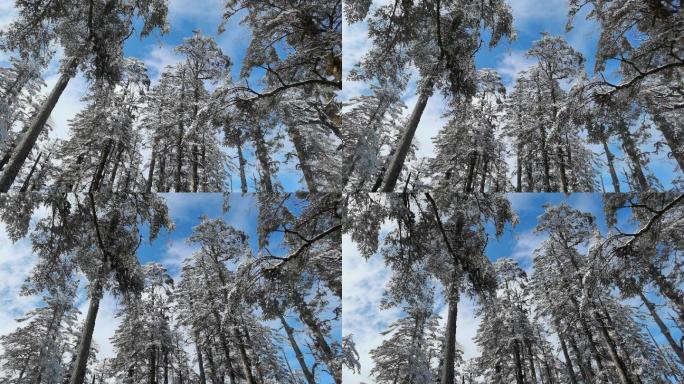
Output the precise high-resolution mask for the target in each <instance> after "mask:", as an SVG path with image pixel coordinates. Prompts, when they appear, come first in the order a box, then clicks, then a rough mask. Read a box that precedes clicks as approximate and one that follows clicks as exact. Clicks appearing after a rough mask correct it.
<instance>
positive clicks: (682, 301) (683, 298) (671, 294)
mask: <svg viewBox="0 0 684 384" xmlns="http://www.w3.org/2000/svg"><path fill="white" fill-rule="evenodd" d="M647 268H648V273H649V275H650V277H651V279H652V280H653V282H654V283H655V285H656V286H657V287H658V290H659V291H660V293H661V294H662V295H663V296H665V297H667V298H668V299H670V301H671V302H672V305H673V306H674V307H675V311H676V312H677V313H678V314H679V318H680V320H682V321H684V295H682V291H680V290H679V289H677V287H675V286H674V285H673V284H672V283H671V282H670V281H669V280H668V279H667V277H665V276H663V274H662V273H661V271H659V270H658V268H656V266H655V265H653V263H650V262H648V264H647Z"/></svg>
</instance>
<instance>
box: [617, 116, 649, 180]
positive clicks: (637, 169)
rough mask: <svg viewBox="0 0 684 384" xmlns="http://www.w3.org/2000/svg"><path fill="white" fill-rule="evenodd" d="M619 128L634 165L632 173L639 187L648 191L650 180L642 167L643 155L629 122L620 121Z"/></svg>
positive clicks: (624, 146) (625, 148)
mask: <svg viewBox="0 0 684 384" xmlns="http://www.w3.org/2000/svg"><path fill="white" fill-rule="evenodd" d="M617 128H618V131H619V134H620V139H621V140H622V147H623V148H624V150H625V152H626V153H627V156H628V157H629V160H630V163H631V165H632V175H633V176H634V178H635V179H636V181H637V183H638V187H639V189H640V190H642V191H646V190H648V189H649V185H648V180H646V175H644V170H643V168H642V167H641V155H640V153H639V150H638V148H637V146H636V143H635V142H634V139H633V138H632V134H631V133H630V132H629V129H628V128H627V124H626V123H625V122H624V121H623V122H620V123H619V124H618V127H617Z"/></svg>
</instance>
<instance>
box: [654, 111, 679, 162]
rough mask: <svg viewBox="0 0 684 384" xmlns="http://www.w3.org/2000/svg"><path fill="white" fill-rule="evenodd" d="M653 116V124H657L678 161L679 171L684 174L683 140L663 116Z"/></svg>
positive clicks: (656, 114)
mask: <svg viewBox="0 0 684 384" xmlns="http://www.w3.org/2000/svg"><path fill="white" fill-rule="evenodd" d="M652 116H653V122H655V123H656V126H657V127H658V130H660V133H662V134H663V137H664V138H665V142H667V145H668V146H669V147H670V150H671V151H672V157H674V159H675V160H676V161H677V165H679V171H680V172H684V151H683V150H682V140H681V138H678V137H676V134H675V130H674V127H673V126H672V124H670V123H669V122H668V121H667V120H666V119H665V118H664V117H663V116H661V115H660V114H658V113H655V114H653V115H652Z"/></svg>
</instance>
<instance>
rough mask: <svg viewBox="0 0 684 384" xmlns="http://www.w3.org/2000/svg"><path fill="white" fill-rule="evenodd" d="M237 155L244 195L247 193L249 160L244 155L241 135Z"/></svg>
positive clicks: (238, 137) (238, 140)
mask: <svg viewBox="0 0 684 384" xmlns="http://www.w3.org/2000/svg"><path fill="white" fill-rule="evenodd" d="M236 147H237V154H238V165H239V167H240V191H242V193H243V194H245V193H247V175H246V174H245V168H246V165H247V160H246V159H245V156H244V155H243V153H242V138H240V133H238V134H237V145H236Z"/></svg>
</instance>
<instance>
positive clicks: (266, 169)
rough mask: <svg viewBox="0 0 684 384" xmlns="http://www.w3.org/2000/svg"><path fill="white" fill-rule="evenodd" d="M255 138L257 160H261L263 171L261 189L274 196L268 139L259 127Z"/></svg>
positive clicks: (256, 129)
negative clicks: (267, 145)
mask: <svg viewBox="0 0 684 384" xmlns="http://www.w3.org/2000/svg"><path fill="white" fill-rule="evenodd" d="M254 133H255V137H254V144H255V147H256V155H257V159H259V165H260V168H261V169H260V170H261V180H260V181H261V187H262V188H263V191H264V192H266V193H267V194H269V195H271V194H273V181H272V180H271V176H272V175H271V163H270V158H269V154H268V148H266V138H265V137H264V134H263V131H262V130H261V127H260V126H259V125H258V123H257V126H256V127H255V132H254Z"/></svg>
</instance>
